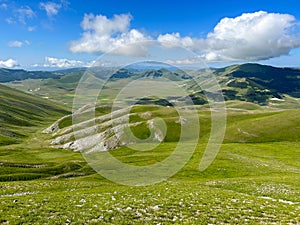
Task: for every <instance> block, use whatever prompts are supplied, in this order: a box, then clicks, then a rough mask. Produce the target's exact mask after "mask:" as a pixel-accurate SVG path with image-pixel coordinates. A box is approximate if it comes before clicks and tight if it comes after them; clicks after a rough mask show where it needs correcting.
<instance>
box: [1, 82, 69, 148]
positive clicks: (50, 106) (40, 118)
mask: <svg viewBox="0 0 300 225" xmlns="http://www.w3.org/2000/svg"><path fill="white" fill-rule="evenodd" d="M66 113H68V110H67V109H66V108H64V107H62V106H60V105H57V104H55V103H53V102H51V101H49V100H46V99H42V98H39V97H37V96H33V95H31V94H27V93H24V92H21V91H18V90H15V89H12V88H9V87H7V86H4V85H0V145H7V144H13V143H19V142H21V140H22V139H23V138H25V137H27V136H28V135H29V134H30V133H32V132H34V131H36V130H37V129H38V127H40V126H41V125H43V126H45V125H46V124H49V122H51V121H53V120H55V119H58V118H59V117H61V116H62V115H64V114H66Z"/></svg>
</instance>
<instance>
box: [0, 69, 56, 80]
mask: <svg viewBox="0 0 300 225" xmlns="http://www.w3.org/2000/svg"><path fill="white" fill-rule="evenodd" d="M60 75H61V74H60V73H57V72H50V71H26V70H13V69H6V68H0V82H10V81H20V80H25V79H30V78H31V79H47V78H58V77H59V76H60Z"/></svg>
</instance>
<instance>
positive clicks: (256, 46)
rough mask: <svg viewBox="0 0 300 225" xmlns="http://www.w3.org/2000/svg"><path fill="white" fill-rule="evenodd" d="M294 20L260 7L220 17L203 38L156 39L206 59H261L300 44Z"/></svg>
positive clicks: (274, 55)
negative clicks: (294, 31)
mask: <svg viewBox="0 0 300 225" xmlns="http://www.w3.org/2000/svg"><path fill="white" fill-rule="evenodd" d="M296 26H299V23H298V24H297V21H296V19H295V17H294V16H292V15H289V14H278V13H267V12H263V11H259V12H255V13H245V14H242V15H241V16H238V17H236V18H223V19H222V20H221V21H220V22H219V23H218V24H217V25H216V26H215V28H214V30H213V32H210V33H209V34H208V35H207V37H206V38H205V39H197V38H190V37H181V36H180V34H179V33H175V34H174V33H173V34H165V35H160V36H159V37H158V41H159V42H161V43H162V45H163V46H165V47H170V46H172V45H177V46H182V47H185V48H189V49H191V50H194V51H197V52H199V53H201V54H202V56H203V57H204V58H205V59H206V60H207V61H249V60H251V61H252V60H264V59H270V58H273V57H278V56H281V55H287V54H288V53H289V52H290V51H291V50H292V49H293V48H297V47H299V46H300V34H299V33H298V34H297V33H293V32H292V29H293V28H295V27H296Z"/></svg>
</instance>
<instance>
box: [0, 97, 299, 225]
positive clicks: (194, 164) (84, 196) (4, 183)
mask: <svg viewBox="0 0 300 225" xmlns="http://www.w3.org/2000/svg"><path fill="white" fill-rule="evenodd" d="M229 104H230V106H231V108H230V109H228V120H227V131H226V136H225V142H224V144H223V145H222V146H221V149H220V152H219V154H218V155H217V157H216V159H215V160H214V162H213V163H212V164H211V165H210V166H209V167H208V169H206V170H205V171H203V172H200V171H199V163H200V159H201V157H202V155H203V152H204V150H205V147H206V144H205V143H206V142H207V140H208V137H209V132H210V124H211V122H210V119H209V118H210V112H209V111H208V110H207V109H205V107H203V108H202V109H201V110H199V112H198V115H199V120H200V129H201V132H200V139H199V144H198V145H197V148H196V149H195V152H194V154H193V155H192V157H191V159H190V160H189V162H188V163H187V164H186V165H185V166H184V167H183V168H182V169H181V170H180V171H179V172H178V173H177V174H175V175H174V176H172V177H170V178H169V179H168V180H166V181H164V182H162V183H159V184H156V185H151V186H146V187H130V186H123V185H118V184H115V183H112V182H110V181H108V180H106V179H105V178H103V177H101V176H100V175H98V174H96V173H95V172H94V171H93V170H92V169H91V168H90V167H89V165H88V164H87V163H86V162H85V160H84V158H83V157H82V155H81V154H80V153H78V152H77V153H76V152H72V151H68V150H62V149H56V148H50V147H49V140H50V139H51V135H49V134H47V135H46V134H41V130H42V129H44V128H45V127H46V124H43V123H41V122H35V121H33V124H35V127H33V128H30V129H32V130H31V133H29V134H28V135H27V136H26V137H24V138H22V139H21V143H20V144H14V145H13V144H11V145H6V146H1V147H0V181H1V182H0V201H1V205H0V223H1V222H2V223H5V222H9V224H23V223H24V224H33V223H35V224H158V223H160V224H299V223H300V216H299V215H300V198H299V196H300V195H299V194H300V164H299V162H300V142H299V137H300V130H299V129H298V127H299V125H300V115H299V113H298V110H273V109H266V108H263V107H256V106H255V107H254V106H253V105H251V104H248V103H243V102H229ZM146 111H148V112H151V114H148V115H146V114H143V113H145V112H146ZM108 112H109V107H104V108H97V114H99V115H103V114H106V113H108ZM132 112H134V113H137V115H135V116H132V117H131V118H130V121H131V122H137V121H146V120H147V119H149V118H150V119H151V118H155V117H158V116H159V117H162V118H164V119H165V120H166V124H167V125H168V135H169V138H170V139H169V141H166V142H164V143H162V144H160V145H159V147H158V148H155V149H153V150H151V151H135V150H132V149H130V148H128V147H125V146H123V147H120V148H117V149H115V150H112V151H111V154H112V155H113V156H114V157H116V158H117V159H119V160H120V161H122V162H124V163H127V164H130V165H136V166H144V165H151V164H155V163H157V162H161V161H162V160H164V159H165V158H167V157H168V156H169V155H170V154H171V153H172V152H173V150H174V148H175V147H176V142H174V140H177V135H178V127H177V126H179V125H178V123H174V121H176V120H177V119H178V114H177V113H176V112H175V111H174V110H173V109H172V108H164V107H157V106H155V107H153V106H139V107H134V108H133V109H132ZM141 115H142V117H141ZM143 118H144V119H143ZM145 118H146V119H145ZM70 123H71V120H70V117H67V119H66V120H63V121H62V122H61V124H60V126H61V128H65V127H68V126H69V125H70ZM179 127H180V126H179ZM134 129H135V130H133V132H134V133H135V134H136V135H137V136H139V137H140V138H146V137H147V135H146V134H147V132H149V130H148V129H147V128H146V126H145V124H142V125H141V126H137V127H136V128H134Z"/></svg>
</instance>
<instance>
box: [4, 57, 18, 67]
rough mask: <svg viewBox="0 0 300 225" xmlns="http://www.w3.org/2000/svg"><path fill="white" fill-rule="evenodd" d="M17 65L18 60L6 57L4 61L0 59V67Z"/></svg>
mask: <svg viewBox="0 0 300 225" xmlns="http://www.w3.org/2000/svg"><path fill="white" fill-rule="evenodd" d="M17 66H19V64H18V62H17V61H16V60H14V59H8V60H6V61H3V60H0V67H5V68H14V67H17Z"/></svg>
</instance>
